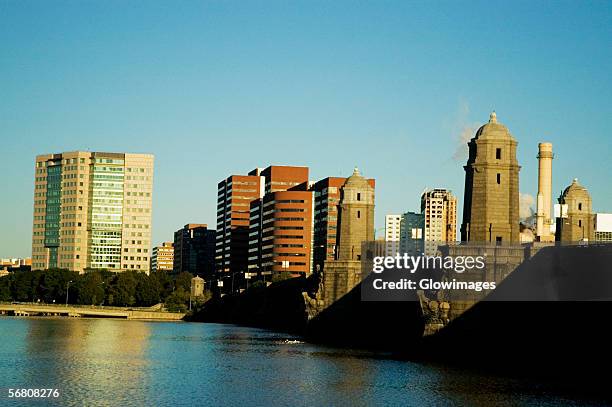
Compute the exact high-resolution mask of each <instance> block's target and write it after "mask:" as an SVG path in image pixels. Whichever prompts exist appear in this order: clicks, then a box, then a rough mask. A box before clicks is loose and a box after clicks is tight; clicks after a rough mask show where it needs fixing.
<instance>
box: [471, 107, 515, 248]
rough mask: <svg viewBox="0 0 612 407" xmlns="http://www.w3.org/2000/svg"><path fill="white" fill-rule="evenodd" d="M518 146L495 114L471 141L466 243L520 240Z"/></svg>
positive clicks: (512, 241) (513, 241)
mask: <svg viewBox="0 0 612 407" xmlns="http://www.w3.org/2000/svg"><path fill="white" fill-rule="evenodd" d="M517 145H518V143H517V141H516V140H515V139H514V137H513V136H512V134H510V131H509V130H508V128H507V127H506V126H504V125H503V124H501V123H499V122H498V121H497V115H496V113H495V112H492V113H491V115H490V117H489V122H488V123H486V124H485V125H483V126H482V127H480V128H479V129H478V131H477V132H476V135H475V136H474V138H472V139H471V140H470V141H469V143H468V147H469V158H468V161H467V164H466V165H465V166H464V169H465V199H464V207H463V224H462V225H461V240H462V241H471V242H497V243H498V244H499V243H502V242H503V243H517V242H519V241H520V230H519V171H520V168H521V167H520V166H519V165H518V162H517V160H516V148H517Z"/></svg>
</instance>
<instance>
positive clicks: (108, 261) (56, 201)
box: [32, 151, 153, 273]
mask: <svg viewBox="0 0 612 407" xmlns="http://www.w3.org/2000/svg"><path fill="white" fill-rule="evenodd" d="M34 188H35V190H34V227H33V236H32V268H33V269H47V268H66V269H70V270H75V271H79V272H83V271H85V270H88V269H108V270H111V271H122V270H139V271H144V272H147V273H148V272H149V265H150V255H151V253H150V252H149V250H150V247H151V202H152V192H153V191H152V189H153V156H152V155H150V154H126V153H102V152H85V151H74V152H65V153H58V154H46V155H39V156H37V157H36V164H35V182H34Z"/></svg>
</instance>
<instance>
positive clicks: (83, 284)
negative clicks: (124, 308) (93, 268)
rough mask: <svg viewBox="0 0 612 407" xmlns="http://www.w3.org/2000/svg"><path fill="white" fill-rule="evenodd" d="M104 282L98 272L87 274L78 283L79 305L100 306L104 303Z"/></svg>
mask: <svg viewBox="0 0 612 407" xmlns="http://www.w3.org/2000/svg"><path fill="white" fill-rule="evenodd" d="M103 286H104V281H102V275H101V274H100V273H98V272H92V273H87V274H85V275H84V276H83V277H82V278H81V279H80V280H79V282H78V283H77V285H76V287H75V289H76V290H77V292H78V303H79V304H81V305H100V304H102V303H103V302H104V287H103Z"/></svg>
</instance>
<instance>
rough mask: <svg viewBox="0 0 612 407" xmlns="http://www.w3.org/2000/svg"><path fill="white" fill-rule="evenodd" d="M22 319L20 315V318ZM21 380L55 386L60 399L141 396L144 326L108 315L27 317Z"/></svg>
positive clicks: (143, 388)
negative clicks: (95, 317)
mask: <svg viewBox="0 0 612 407" xmlns="http://www.w3.org/2000/svg"><path fill="white" fill-rule="evenodd" d="M24 322H25V321H24ZM27 325H28V333H27V336H26V338H25V340H26V344H27V347H26V353H25V355H24V356H26V358H27V359H28V362H27V363H26V365H25V366H26V369H24V371H23V381H24V382H25V383H32V384H36V386H37V387H48V388H58V389H60V392H61V393H63V396H62V399H65V400H74V399H82V398H83V395H90V396H91V397H92V398H93V399H98V400H103V399H106V398H108V396H109V395H113V400H117V401H119V400H124V401H132V402H138V401H142V402H144V400H145V393H144V391H146V389H147V388H148V387H149V386H148V383H147V382H146V376H145V375H144V372H145V371H146V364H147V363H148V362H147V360H146V359H145V358H144V357H143V355H144V354H145V352H146V346H147V345H148V336H149V326H148V325H147V324H145V323H142V322H136V321H118V320H109V319H66V318H56V319H44V318H32V319H29V320H27Z"/></svg>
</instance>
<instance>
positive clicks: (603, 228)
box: [595, 213, 612, 242]
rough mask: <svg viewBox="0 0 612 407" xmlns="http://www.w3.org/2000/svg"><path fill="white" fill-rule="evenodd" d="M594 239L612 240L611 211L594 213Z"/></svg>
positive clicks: (601, 240) (600, 240)
mask: <svg viewBox="0 0 612 407" xmlns="http://www.w3.org/2000/svg"><path fill="white" fill-rule="evenodd" d="M595 240H596V241H598V242H612V213H597V214H595Z"/></svg>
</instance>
